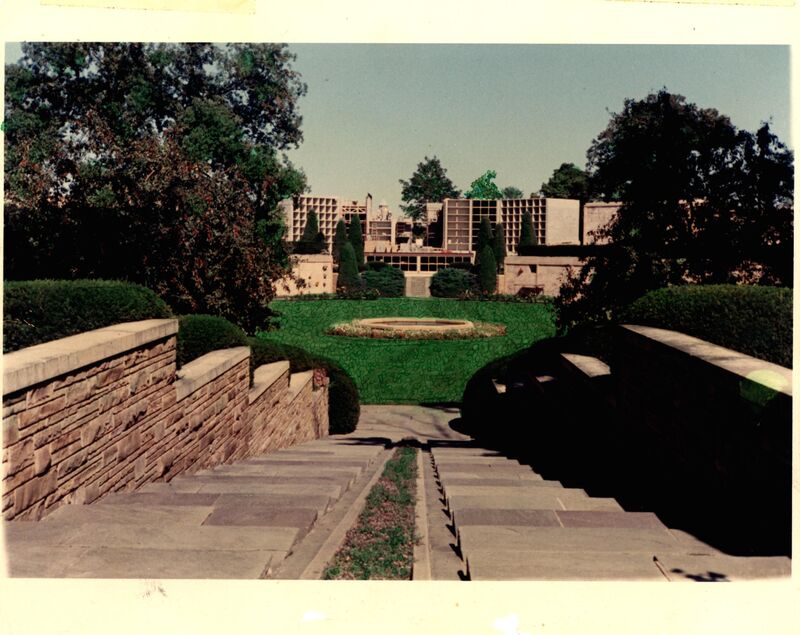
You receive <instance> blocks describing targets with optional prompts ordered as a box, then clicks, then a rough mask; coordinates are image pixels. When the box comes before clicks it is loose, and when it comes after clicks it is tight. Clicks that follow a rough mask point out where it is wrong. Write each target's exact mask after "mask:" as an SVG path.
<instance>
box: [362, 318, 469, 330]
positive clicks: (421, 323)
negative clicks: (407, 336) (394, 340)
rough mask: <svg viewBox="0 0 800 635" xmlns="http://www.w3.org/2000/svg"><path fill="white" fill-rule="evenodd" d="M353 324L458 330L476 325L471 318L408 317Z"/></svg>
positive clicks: (393, 327)
mask: <svg viewBox="0 0 800 635" xmlns="http://www.w3.org/2000/svg"><path fill="white" fill-rule="evenodd" d="M353 324H354V325H358V326H366V327H367V328H371V329H384V330H389V331H458V330H466V329H471V328H472V327H473V326H474V324H473V323H472V322H470V321H469V320H445V319H439V318H408V317H390V318H367V319H364V320H355V321H354V322H353Z"/></svg>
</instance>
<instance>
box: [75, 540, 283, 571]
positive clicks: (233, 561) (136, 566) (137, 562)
mask: <svg viewBox="0 0 800 635" xmlns="http://www.w3.org/2000/svg"><path fill="white" fill-rule="evenodd" d="M285 557H286V552H284V551H272V550H265V551H240V550H231V551H224V550H215V551H209V550H205V549H203V550H192V549H130V548H121V547H113V548H112V547H96V548H93V549H88V550H86V551H85V552H84V553H83V554H82V555H81V557H80V558H79V559H78V560H77V561H76V562H75V563H74V564H73V565H71V566H70V567H69V569H68V572H67V574H66V576H65V577H72V578H147V579H257V578H259V577H262V576H263V575H264V574H265V573H266V572H267V571H268V570H269V569H270V568H273V567H276V566H277V565H278V564H280V562H282V561H283V559H284V558H285Z"/></svg>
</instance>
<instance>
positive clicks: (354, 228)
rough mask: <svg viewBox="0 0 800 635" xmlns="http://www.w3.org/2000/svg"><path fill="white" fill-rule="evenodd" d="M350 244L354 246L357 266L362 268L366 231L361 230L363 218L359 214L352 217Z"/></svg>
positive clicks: (349, 235)
mask: <svg viewBox="0 0 800 635" xmlns="http://www.w3.org/2000/svg"><path fill="white" fill-rule="evenodd" d="M348 238H349V239H350V244H351V245H352V246H353V254H354V255H355V259H356V266H357V267H358V268H359V269H361V268H363V267H364V232H363V231H361V218H359V216H358V215H357V214H353V216H351V217H350V231H349V232H348Z"/></svg>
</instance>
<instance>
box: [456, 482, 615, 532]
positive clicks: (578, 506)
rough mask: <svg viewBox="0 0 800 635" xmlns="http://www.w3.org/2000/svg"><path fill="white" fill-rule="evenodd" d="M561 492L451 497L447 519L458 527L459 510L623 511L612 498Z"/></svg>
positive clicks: (540, 490) (545, 490)
mask: <svg viewBox="0 0 800 635" xmlns="http://www.w3.org/2000/svg"><path fill="white" fill-rule="evenodd" d="M563 492H564V490H556V489H553V490H549V489H548V488H540V489H539V491H537V492H527V493H525V494H524V495H523V494H516V495H509V494H506V495H503V496H474V495H465V494H455V495H452V496H450V497H448V499H447V502H448V506H449V510H450V514H451V517H452V518H453V520H454V521H455V522H456V524H458V514H459V511H460V510H462V509H533V510H536V509H551V510H563V509H567V510H577V511H590V510H606V511H623V509H622V507H620V505H619V503H617V501H615V500H614V499H613V498H592V497H590V496H573V495H569V494H568V495H564V494H563Z"/></svg>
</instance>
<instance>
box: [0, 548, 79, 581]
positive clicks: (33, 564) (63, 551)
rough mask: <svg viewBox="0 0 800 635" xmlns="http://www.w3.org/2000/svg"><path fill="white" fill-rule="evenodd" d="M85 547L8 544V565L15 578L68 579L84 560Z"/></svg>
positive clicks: (9, 573)
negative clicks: (56, 547)
mask: <svg viewBox="0 0 800 635" xmlns="http://www.w3.org/2000/svg"><path fill="white" fill-rule="evenodd" d="M87 551H88V549H86V548H85V547H65V546H59V547H58V549H54V548H53V545H52V544H47V543H40V542H32V541H28V542H23V541H17V542H14V543H8V544H7V549H6V565H7V567H8V575H9V576H10V577H14V578H66V577H69V576H70V572H71V571H74V567H75V566H76V565H77V564H78V563H79V562H80V561H82V560H83V559H84V557H85V554H86V552H87Z"/></svg>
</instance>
